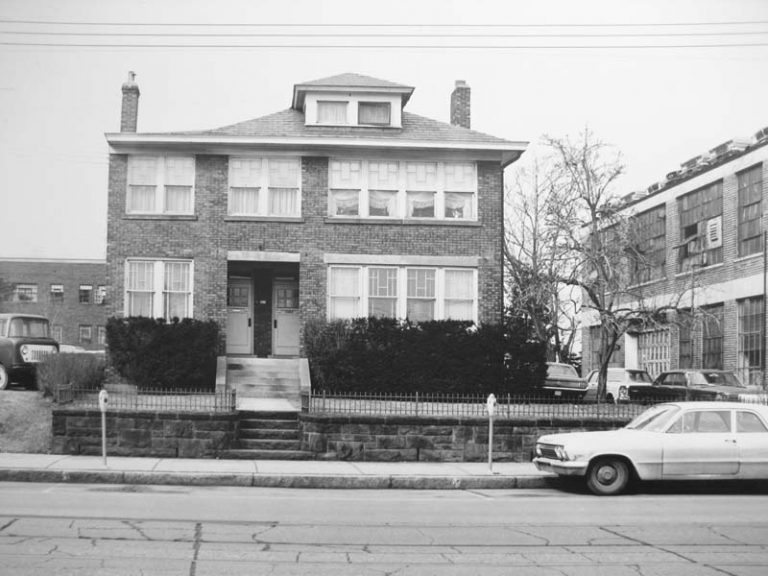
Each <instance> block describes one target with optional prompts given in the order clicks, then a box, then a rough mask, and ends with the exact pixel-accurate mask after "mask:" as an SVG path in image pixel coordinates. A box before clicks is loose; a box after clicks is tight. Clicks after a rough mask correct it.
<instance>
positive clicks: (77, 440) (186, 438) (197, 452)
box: [51, 408, 239, 458]
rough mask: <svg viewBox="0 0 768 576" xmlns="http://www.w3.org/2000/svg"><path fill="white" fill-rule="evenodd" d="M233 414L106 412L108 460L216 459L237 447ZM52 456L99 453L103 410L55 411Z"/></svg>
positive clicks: (235, 414)
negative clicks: (143, 458)
mask: <svg viewBox="0 0 768 576" xmlns="http://www.w3.org/2000/svg"><path fill="white" fill-rule="evenodd" d="M238 422H239V417H238V414H237V413H236V412H232V413H209V412H178V413H173V412H151V411H120V412H111V413H108V414H107V454H108V455H109V456H155V457H169V458H175V457H179V458H215V457H217V456H218V455H219V453H220V452H221V451H223V450H228V449H230V448H233V447H234V446H235V443H236V441H237V432H238V426H239V424H238ZM51 451H52V452H53V453H54V454H91V455H100V454H101V412H99V411H98V410H83V409H69V408H55V409H54V410H53V438H52V441H51Z"/></svg>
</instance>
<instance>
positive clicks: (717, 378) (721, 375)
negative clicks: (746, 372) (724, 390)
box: [690, 372, 744, 388]
mask: <svg viewBox="0 0 768 576" xmlns="http://www.w3.org/2000/svg"><path fill="white" fill-rule="evenodd" d="M690 377H691V384H693V385H695V386H733V387H735V388H744V384H742V383H741V381H740V380H739V379H738V377H737V376H736V374H734V373H733V372H693V373H691V376H690Z"/></svg>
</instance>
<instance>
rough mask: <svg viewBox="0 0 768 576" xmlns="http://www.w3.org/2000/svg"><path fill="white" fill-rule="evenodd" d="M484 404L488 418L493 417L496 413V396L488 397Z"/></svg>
mask: <svg viewBox="0 0 768 576" xmlns="http://www.w3.org/2000/svg"><path fill="white" fill-rule="evenodd" d="M485 404H486V408H487V410H488V416H493V415H494V414H495V413H496V396H495V395H493V394H491V395H489V396H488V400H486V401H485Z"/></svg>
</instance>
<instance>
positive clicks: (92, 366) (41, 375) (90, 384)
mask: <svg viewBox="0 0 768 576" xmlns="http://www.w3.org/2000/svg"><path fill="white" fill-rule="evenodd" d="M105 364H106V361H105V358H104V355H103V354H88V353H80V354H55V355H53V354H52V355H50V356H48V358H47V359H46V361H45V362H43V363H41V364H39V365H38V366H37V387H38V389H39V390H40V391H41V392H42V393H43V396H44V397H47V396H52V397H54V398H55V392H56V390H57V389H58V388H59V387H61V386H64V385H66V384H73V385H74V386H75V387H77V388H80V389H86V390H97V389H99V388H101V385H102V382H104V367H105Z"/></svg>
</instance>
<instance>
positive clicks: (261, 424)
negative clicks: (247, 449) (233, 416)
mask: <svg viewBox="0 0 768 576" xmlns="http://www.w3.org/2000/svg"><path fill="white" fill-rule="evenodd" d="M259 429H264V430H298V429H299V423H298V422H297V421H296V420H250V419H249V420H240V430H259Z"/></svg>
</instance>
